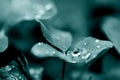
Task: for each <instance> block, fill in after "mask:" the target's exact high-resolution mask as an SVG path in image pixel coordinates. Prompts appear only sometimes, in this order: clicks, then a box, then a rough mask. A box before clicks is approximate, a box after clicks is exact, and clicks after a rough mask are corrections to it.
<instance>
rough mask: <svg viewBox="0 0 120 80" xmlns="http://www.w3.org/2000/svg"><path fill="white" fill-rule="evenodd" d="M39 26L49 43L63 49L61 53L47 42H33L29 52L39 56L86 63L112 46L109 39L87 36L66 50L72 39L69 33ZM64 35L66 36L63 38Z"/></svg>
mask: <svg viewBox="0 0 120 80" xmlns="http://www.w3.org/2000/svg"><path fill="white" fill-rule="evenodd" d="M42 25H43V23H42ZM41 28H44V31H43V34H44V36H45V38H46V39H47V40H48V41H49V42H50V43H51V44H53V45H55V46H56V47H58V48H60V49H61V50H63V51H62V52H63V53H62V52H59V51H57V50H56V49H54V48H53V47H51V46H50V45H48V44H44V43H41V42H40V43H37V44H35V45H34V46H33V47H32V49H31V52H32V53H33V55H36V56H37V57H39V58H41V57H59V58H60V59H63V60H65V61H67V62H70V63H82V62H84V63H88V62H90V61H91V60H93V59H95V58H96V57H97V56H98V55H99V54H100V53H101V52H102V51H103V50H107V49H109V48H111V47H112V46H113V44H112V43H111V42H110V41H104V40H99V39H96V38H93V37H87V38H85V39H83V40H82V41H79V42H78V44H77V45H76V46H75V47H74V49H73V50H67V49H68V48H69V47H70V45H71V44H72V43H70V42H71V40H72V39H71V37H70V34H69V36H67V35H66V34H65V33H62V31H61V32H60V31H59V32H57V30H56V29H51V27H50V28H48V27H46V26H45V25H44V26H42V27H41ZM61 34H64V35H61ZM54 36H56V37H58V39H56V38H55V37H54ZM64 36H66V37H68V38H65V37H64ZM59 37H60V38H59ZM61 39H62V41H61ZM63 39H64V40H63ZM70 39H71V40H70ZM60 42H61V43H60ZM63 43H64V44H63ZM68 44H69V47H68V46H67V47H66V45H68ZM61 45H62V46H65V48H62V47H61ZM65 50H66V51H65Z"/></svg>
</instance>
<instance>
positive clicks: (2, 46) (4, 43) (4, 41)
mask: <svg viewBox="0 0 120 80" xmlns="http://www.w3.org/2000/svg"><path fill="white" fill-rule="evenodd" d="M7 48H8V37H7V36H6V35H5V34H4V31H0V52H4V51H5V50H6V49H7Z"/></svg>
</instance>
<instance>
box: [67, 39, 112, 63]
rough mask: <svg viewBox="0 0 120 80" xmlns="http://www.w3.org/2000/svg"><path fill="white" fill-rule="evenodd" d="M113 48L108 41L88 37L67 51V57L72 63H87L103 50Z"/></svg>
mask: <svg viewBox="0 0 120 80" xmlns="http://www.w3.org/2000/svg"><path fill="white" fill-rule="evenodd" d="M112 46H113V44H112V43H111V42H110V41H103V40H99V39H95V38H92V37H88V38H85V39H83V40H82V41H80V42H79V43H78V44H77V45H76V47H75V48H74V50H72V51H68V53H67V56H69V57H70V58H71V62H72V63H82V62H85V63H88V62H90V61H91V60H93V59H95V58H96V57H97V56H98V55H99V54H100V53H101V52H102V51H103V50H106V49H109V48H111V47H112Z"/></svg>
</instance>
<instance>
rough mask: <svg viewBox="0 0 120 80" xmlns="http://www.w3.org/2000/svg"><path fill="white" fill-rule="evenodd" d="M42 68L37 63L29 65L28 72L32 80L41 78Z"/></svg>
mask: <svg viewBox="0 0 120 80" xmlns="http://www.w3.org/2000/svg"><path fill="white" fill-rule="evenodd" d="M43 71H44V68H43V67H42V66H40V65H37V64H32V65H30V68H29V72H30V75H31V76H32V78H33V80H41V79H42V74H43Z"/></svg>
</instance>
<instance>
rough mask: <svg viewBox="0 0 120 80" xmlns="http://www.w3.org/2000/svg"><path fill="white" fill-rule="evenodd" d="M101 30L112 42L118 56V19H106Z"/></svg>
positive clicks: (119, 24) (119, 25)
mask: <svg viewBox="0 0 120 80" xmlns="http://www.w3.org/2000/svg"><path fill="white" fill-rule="evenodd" d="M102 29H103V31H104V33H105V34H106V36H107V37H108V38H109V39H110V40H111V41H112V42H113V44H114V46H115V48H116V50H117V51H118V52H119V54H120V44H119V43H120V36H119V34H120V18H119V17H107V18H106V19H105V20H104V21H103V24H102Z"/></svg>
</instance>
